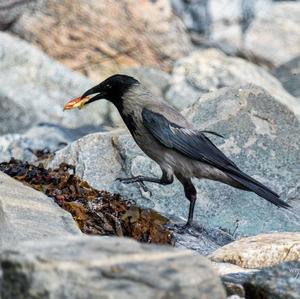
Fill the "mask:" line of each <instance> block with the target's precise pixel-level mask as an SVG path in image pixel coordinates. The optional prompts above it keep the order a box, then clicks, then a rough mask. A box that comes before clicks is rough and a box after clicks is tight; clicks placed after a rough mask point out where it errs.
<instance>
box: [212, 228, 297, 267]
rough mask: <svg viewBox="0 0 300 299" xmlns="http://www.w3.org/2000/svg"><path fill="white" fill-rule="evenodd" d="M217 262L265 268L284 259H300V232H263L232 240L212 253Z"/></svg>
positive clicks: (213, 259)
mask: <svg viewBox="0 0 300 299" xmlns="http://www.w3.org/2000/svg"><path fill="white" fill-rule="evenodd" d="M210 259H211V260H212V261H215V262H225V263H231V264H235V265H238V266H240V267H243V268H264V267H270V266H273V265H276V264H279V263H281V262H284V261H296V260H298V261H300V233H285V232H282V233H273V234H261V235H257V236H254V237H248V238H243V239H240V240H238V241H235V242H232V243H230V244H228V245H226V246H224V247H222V248H220V249H218V250H217V251H215V252H214V253H213V254H212V255H210Z"/></svg>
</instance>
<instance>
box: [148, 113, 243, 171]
mask: <svg viewBox="0 0 300 299" xmlns="http://www.w3.org/2000/svg"><path fill="white" fill-rule="evenodd" d="M142 116H143V124H144V126H145V127H146V128H147V129H148V130H149V131H150V133H151V134H152V135H153V136H154V137H155V138H156V139H157V140H158V141H159V142H161V143H162V144H163V145H164V146H166V147H168V148H170V149H174V150H176V151H178V152H180V153H182V154H184V155H185V156H187V157H189V158H191V159H194V160H198V161H202V162H206V163H208V164H210V165H212V166H215V167H217V168H222V169H223V168H226V167H228V166H231V167H232V168H236V169H238V168H237V166H236V165H235V164H234V163H233V162H232V161H231V160H229V159H228V158H227V157H226V156H225V155H224V154H223V153H222V152H221V151H220V150H219V149H218V148H217V147H216V146H215V145H214V144H213V143H212V142H211V141H210V140H209V139H208V138H207V137H206V136H205V135H204V134H203V133H201V131H196V130H191V129H185V128H182V127H180V126H178V125H176V124H174V123H172V122H170V121H168V120H167V119H166V118H165V117H164V116H163V115H161V114H159V113H155V112H152V111H150V110H148V109H144V110H143V112H142Z"/></svg>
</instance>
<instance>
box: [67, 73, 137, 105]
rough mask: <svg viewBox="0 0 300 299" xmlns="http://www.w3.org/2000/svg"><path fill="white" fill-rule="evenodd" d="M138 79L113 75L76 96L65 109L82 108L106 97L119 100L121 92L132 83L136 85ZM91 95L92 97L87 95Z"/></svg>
mask: <svg viewBox="0 0 300 299" xmlns="http://www.w3.org/2000/svg"><path fill="white" fill-rule="evenodd" d="M138 84H139V81H138V80H136V79H134V78H133V77H130V76H127V75H119V74H117V75H113V76H111V77H109V78H107V79H105V80H104V81H103V82H101V83H99V84H98V85H96V86H94V87H92V88H91V89H89V90H87V91H86V92H85V93H84V94H83V95H82V96H81V97H79V98H76V99H74V100H72V101H70V102H68V103H67V104H66V105H65V109H66V110H69V109H73V108H82V107H83V106H85V105H87V104H89V103H92V102H94V101H97V100H99V99H106V100H109V101H111V102H113V103H117V102H118V101H121V99H122V96H123V94H124V93H125V92H126V91H128V90H129V89H130V88H131V87H132V86H133V85H138ZM91 95H93V97H89V96H91Z"/></svg>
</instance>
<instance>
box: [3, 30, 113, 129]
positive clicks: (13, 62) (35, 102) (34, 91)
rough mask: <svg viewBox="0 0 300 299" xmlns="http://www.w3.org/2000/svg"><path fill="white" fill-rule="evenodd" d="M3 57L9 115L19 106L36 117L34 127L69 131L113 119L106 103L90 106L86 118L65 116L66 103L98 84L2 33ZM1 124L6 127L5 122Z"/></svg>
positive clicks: (75, 112)
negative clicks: (50, 125) (58, 127)
mask: <svg viewBox="0 0 300 299" xmlns="http://www.w3.org/2000/svg"><path fill="white" fill-rule="evenodd" d="M48 37H49V36H48ZM0 57H1V59H0V82H1V86H0V93H1V95H3V96H5V97H6V98H8V99H13V101H10V105H9V106H7V113H10V114H11V115H12V114H13V113H14V109H15V104H14V103H16V105H18V107H20V108H19V110H20V109H21V111H22V112H24V114H26V115H28V116H30V115H31V114H33V113H34V115H35V119H33V123H32V125H35V124H37V123H39V122H50V123H54V124H60V125H63V126H65V127H69V128H72V127H73V128H74V127H78V126H83V125H94V126H96V125H99V124H101V123H103V122H104V121H105V120H106V119H107V118H108V117H109V116H108V115H107V114H108V111H109V110H108V106H107V102H105V101H103V102H98V103H97V104H95V105H90V106H89V107H87V108H86V110H85V111H84V112H83V113H84V115H83V114H82V112H81V113H80V114H79V111H70V112H68V113H64V112H63V106H64V104H65V102H66V101H67V100H69V99H71V98H73V97H75V96H79V95H81V94H82V93H83V91H85V90H86V89H88V88H90V87H91V86H93V84H94V83H93V82H91V81H90V80H88V79H87V78H86V77H84V76H82V75H80V74H76V73H74V72H72V71H70V70H68V69H67V68H66V67H64V66H62V65H61V64H59V63H57V62H55V61H53V60H52V59H50V58H49V57H47V56H46V55H45V54H43V53H42V52H41V51H40V50H38V49H37V48H35V47H34V46H32V45H30V44H28V43H27V42H25V41H23V40H20V39H19V38H17V37H14V36H11V35H9V34H8V33H5V32H0ZM32 111H34V112H32ZM0 122H1V126H3V127H6V123H5V122H3V121H2V120H0ZM8 130H9V128H6V131H8Z"/></svg>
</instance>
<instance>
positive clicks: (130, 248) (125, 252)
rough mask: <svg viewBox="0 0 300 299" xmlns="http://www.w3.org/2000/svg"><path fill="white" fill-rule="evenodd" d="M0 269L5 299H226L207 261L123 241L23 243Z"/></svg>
mask: <svg viewBox="0 0 300 299" xmlns="http://www.w3.org/2000/svg"><path fill="white" fill-rule="evenodd" d="M0 264H1V268H2V272H3V276H2V282H1V281H0V285H2V290H1V295H2V297H3V298H5V299H20V298H26V299H33V298H39V299H46V298H47V299H65V298H73V299H96V298H97V299H98V298H99V299H100V298H110V299H115V298H122V299H127V298H128V299H129V298H130V299H131V298H144V299H156V298H174V299H176V298H178V299H181V298H186V299H189V298H190V299H192V298H197V299H225V298H226V296H225V291H224V289H223V287H222V284H221V281H220V279H219V277H218V276H217V274H216V272H215V271H214V270H213V268H212V265H211V263H210V262H209V261H208V260H207V259H206V258H204V257H201V256H199V255H195V254H194V253H193V252H192V251H188V250H176V249H174V248H171V247H160V246H154V245H148V244H140V243H137V242H135V241H133V240H129V239H123V238H107V237H87V236H85V237H68V238H64V239H49V240H48V241H45V242H43V243H38V244H36V242H25V243H23V244H20V246H18V247H16V248H13V249H8V250H6V251H4V252H3V253H2V254H1V255H0Z"/></svg>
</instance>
